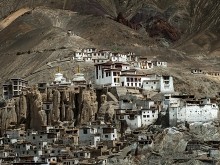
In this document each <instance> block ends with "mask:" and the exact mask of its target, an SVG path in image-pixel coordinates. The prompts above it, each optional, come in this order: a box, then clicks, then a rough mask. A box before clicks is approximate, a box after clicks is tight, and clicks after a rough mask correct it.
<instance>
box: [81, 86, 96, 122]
mask: <svg viewBox="0 0 220 165" xmlns="http://www.w3.org/2000/svg"><path fill="white" fill-rule="evenodd" d="M81 99H82V102H81V108H80V109H79V110H80V113H79V116H78V121H80V123H79V124H83V123H87V122H89V121H92V120H94V119H95V114H96V113H97V111H98V103H97V101H96V93H95V92H94V91H93V90H82V92H81Z"/></svg>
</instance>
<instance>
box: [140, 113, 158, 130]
mask: <svg viewBox="0 0 220 165" xmlns="http://www.w3.org/2000/svg"><path fill="white" fill-rule="evenodd" d="M158 115H159V110H158V109H142V110H141V125H142V126H149V125H151V124H153V123H155V122H156V121H157V119H158Z"/></svg>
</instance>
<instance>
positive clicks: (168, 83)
mask: <svg viewBox="0 0 220 165" xmlns="http://www.w3.org/2000/svg"><path fill="white" fill-rule="evenodd" d="M142 88H143V90H146V91H158V92H161V93H173V92H174V85H173V77H172V76H158V75H151V77H150V78H149V79H146V80H144V81H143V85H142Z"/></svg>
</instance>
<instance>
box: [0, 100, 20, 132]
mask: <svg viewBox="0 0 220 165" xmlns="http://www.w3.org/2000/svg"><path fill="white" fill-rule="evenodd" d="M14 104H15V103H14V100H11V101H10V103H8V105H7V106H6V107H4V108H2V109H0V124H1V135H3V134H4V130H5V129H6V128H8V127H9V126H10V124H12V125H14V124H16V123H17V114H16V111H15V106H14Z"/></svg>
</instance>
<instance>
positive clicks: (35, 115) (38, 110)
mask: <svg viewBox="0 0 220 165" xmlns="http://www.w3.org/2000/svg"><path fill="white" fill-rule="evenodd" d="M27 105H28V106H27V122H26V128H27V129H28V128H31V129H34V130H41V128H42V125H46V122H47V116H46V113H45V111H44V110H42V97H41V94H40V92H39V91H37V90H34V91H32V92H30V93H28V94H27Z"/></svg>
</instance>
